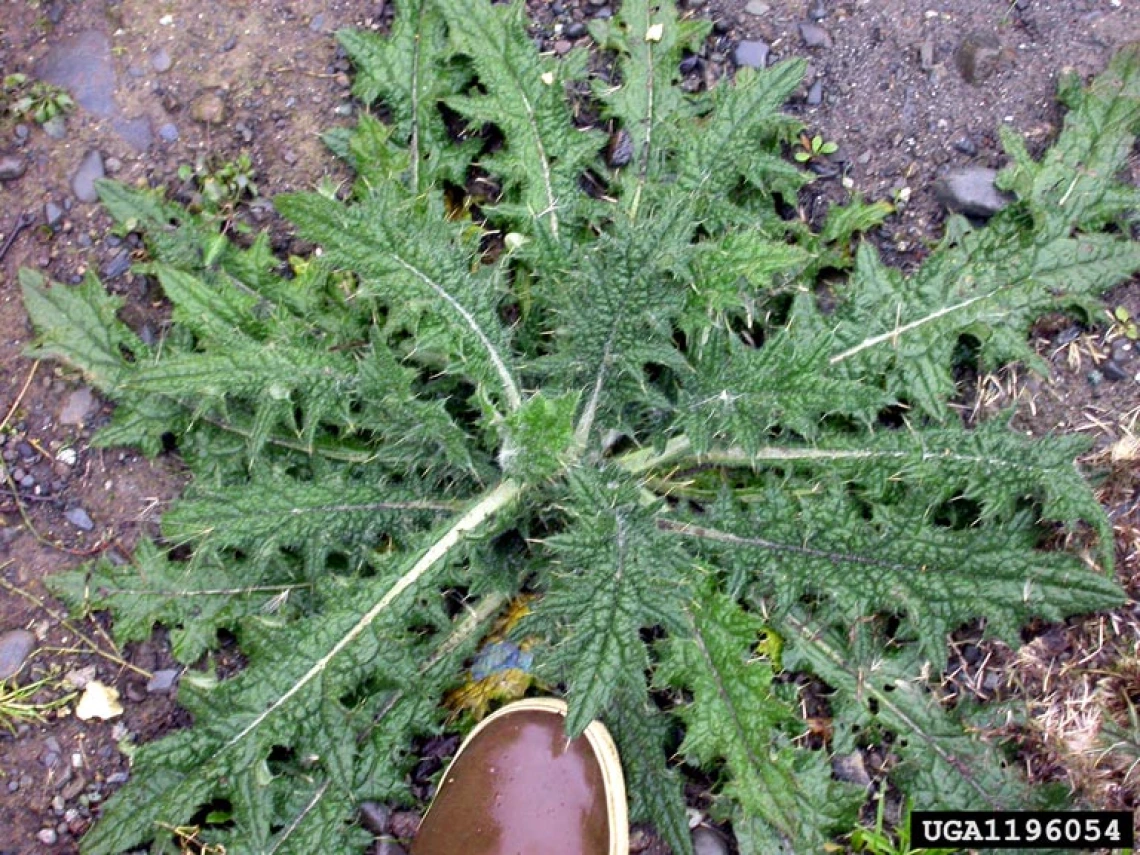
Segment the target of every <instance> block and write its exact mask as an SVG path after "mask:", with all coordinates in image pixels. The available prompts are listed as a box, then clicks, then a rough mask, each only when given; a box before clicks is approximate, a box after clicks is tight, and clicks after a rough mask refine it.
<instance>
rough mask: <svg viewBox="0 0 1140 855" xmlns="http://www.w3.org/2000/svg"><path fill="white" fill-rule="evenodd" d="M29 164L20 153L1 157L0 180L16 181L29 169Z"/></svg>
mask: <svg viewBox="0 0 1140 855" xmlns="http://www.w3.org/2000/svg"><path fill="white" fill-rule="evenodd" d="M27 168H28V164H27V163H26V162H25V161H24V158H22V157H20V155H18V154H6V155H4V156H3V157H0V181H15V180H16V179H17V178H19V177H20V176H21V175H23V174H24V172H25V171H26V170H27Z"/></svg>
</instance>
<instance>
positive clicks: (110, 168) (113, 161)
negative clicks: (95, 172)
mask: <svg viewBox="0 0 1140 855" xmlns="http://www.w3.org/2000/svg"><path fill="white" fill-rule="evenodd" d="M103 168H104V169H106V170H107V174H108V175H114V174H115V173H116V172H118V171H119V170H120V169H122V168H123V162H122V161H121V160H119V158H117V157H108V158H107V160H106V161H105V162H104V163H103Z"/></svg>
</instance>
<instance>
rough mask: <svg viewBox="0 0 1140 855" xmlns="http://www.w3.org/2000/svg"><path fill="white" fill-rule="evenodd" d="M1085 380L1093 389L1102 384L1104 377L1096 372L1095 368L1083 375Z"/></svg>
mask: <svg viewBox="0 0 1140 855" xmlns="http://www.w3.org/2000/svg"><path fill="white" fill-rule="evenodd" d="M1085 379H1086V380H1088V381H1089V385H1090V386H1092V387H1093V388H1094V389H1095V388H1096V387H1097V386H1099V385H1100V384H1101V383H1103V382H1104V375H1103V374H1101V373H1100V372H1099V371H1097V370H1096V369H1095V368H1094V369H1093V370H1092V371H1090V372H1089V373H1088V374H1086V375H1085Z"/></svg>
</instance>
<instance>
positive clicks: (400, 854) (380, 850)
mask: <svg viewBox="0 0 1140 855" xmlns="http://www.w3.org/2000/svg"><path fill="white" fill-rule="evenodd" d="M371 851H372V855H408V850H406V849H405V848H404V847H403V846H401V845H400V844H399V843H397V842H396V841H395V840H377V841H376V845H375V846H373V847H372V850H371Z"/></svg>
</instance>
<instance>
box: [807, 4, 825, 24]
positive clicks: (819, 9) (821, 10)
mask: <svg viewBox="0 0 1140 855" xmlns="http://www.w3.org/2000/svg"><path fill="white" fill-rule="evenodd" d="M808 17H809V18H811V19H812V20H813V21H822V20H823V19H824V18H826V17H827V6H826V5H825V4H824V0H813V2H812V4H811V6H810V7H808Z"/></svg>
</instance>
